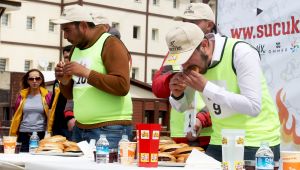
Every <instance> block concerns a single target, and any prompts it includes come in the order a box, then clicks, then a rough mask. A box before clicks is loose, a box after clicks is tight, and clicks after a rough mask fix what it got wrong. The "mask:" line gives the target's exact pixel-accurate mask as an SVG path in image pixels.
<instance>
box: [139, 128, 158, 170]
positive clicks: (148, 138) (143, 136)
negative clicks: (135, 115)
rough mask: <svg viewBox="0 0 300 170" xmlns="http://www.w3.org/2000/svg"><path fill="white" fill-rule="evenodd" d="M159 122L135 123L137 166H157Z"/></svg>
mask: <svg viewBox="0 0 300 170" xmlns="http://www.w3.org/2000/svg"><path fill="white" fill-rule="evenodd" d="M160 130H161V126H160V124H137V131H136V132H137V135H136V136H137V142H138V143H137V152H138V155H137V157H138V166H139V167H157V166H158V146H159V137H160Z"/></svg>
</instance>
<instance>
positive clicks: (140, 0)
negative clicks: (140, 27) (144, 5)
mask: <svg viewBox="0 0 300 170" xmlns="http://www.w3.org/2000/svg"><path fill="white" fill-rule="evenodd" d="M134 2H136V3H141V2H142V0H134Z"/></svg>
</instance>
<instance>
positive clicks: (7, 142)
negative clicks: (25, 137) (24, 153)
mask: <svg viewBox="0 0 300 170" xmlns="http://www.w3.org/2000/svg"><path fill="white" fill-rule="evenodd" d="M16 144H17V137H16V136H3V146H4V153H5V154H14V153H15V149H16Z"/></svg>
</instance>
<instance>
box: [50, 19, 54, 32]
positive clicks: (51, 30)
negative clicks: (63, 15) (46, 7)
mask: <svg viewBox="0 0 300 170" xmlns="http://www.w3.org/2000/svg"><path fill="white" fill-rule="evenodd" d="M49 32H54V23H53V22H51V21H49Z"/></svg>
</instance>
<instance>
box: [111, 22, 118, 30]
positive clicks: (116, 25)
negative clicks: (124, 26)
mask: <svg viewBox="0 0 300 170" xmlns="http://www.w3.org/2000/svg"><path fill="white" fill-rule="evenodd" d="M111 27H113V28H116V29H117V30H119V28H120V23H117V22H112V23H111Z"/></svg>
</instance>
